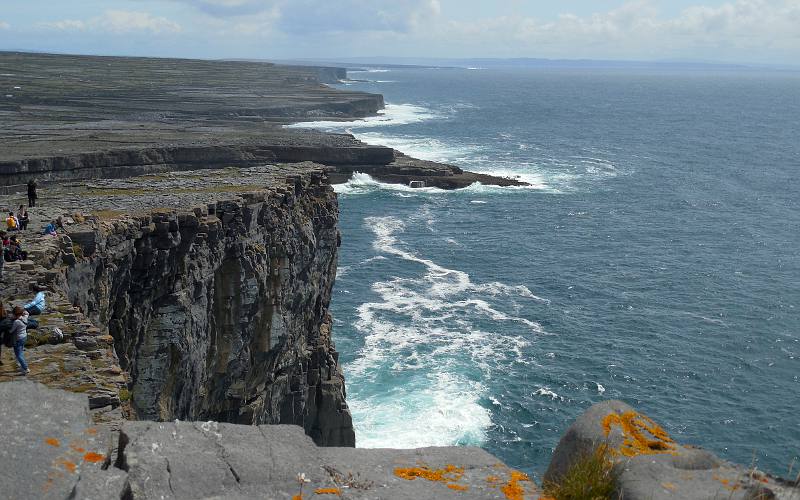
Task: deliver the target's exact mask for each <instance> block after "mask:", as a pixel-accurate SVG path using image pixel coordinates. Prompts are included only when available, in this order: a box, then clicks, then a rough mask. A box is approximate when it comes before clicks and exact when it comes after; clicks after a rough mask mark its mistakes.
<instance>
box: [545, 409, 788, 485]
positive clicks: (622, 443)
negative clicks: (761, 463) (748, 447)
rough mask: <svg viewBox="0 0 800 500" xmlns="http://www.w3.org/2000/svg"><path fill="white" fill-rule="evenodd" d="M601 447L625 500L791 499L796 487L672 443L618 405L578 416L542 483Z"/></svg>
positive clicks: (639, 416) (656, 428) (646, 421)
mask: <svg viewBox="0 0 800 500" xmlns="http://www.w3.org/2000/svg"><path fill="white" fill-rule="evenodd" d="M601 443H605V444H607V445H608V446H609V448H610V450H611V454H612V457H613V459H614V462H615V467H616V469H617V471H618V472H619V480H618V493H619V494H620V495H621V497H622V498H624V499H625V500H661V499H664V500H666V499H675V498H681V499H687V500H710V499H742V500H751V499H752V500H755V499H772V498H775V499H786V500H788V499H791V498H798V496H800V488H798V487H797V485H796V484H795V485H792V484H789V483H787V482H785V481H783V480H780V479H776V478H773V477H771V476H768V475H766V474H764V473H762V472H760V471H758V470H755V469H745V468H744V467H741V466H739V465H734V464H731V463H728V462H725V461H723V460H721V459H719V458H717V457H716V456H715V455H714V454H712V453H710V452H708V451H705V450H703V449H700V448H695V447H692V446H684V445H681V444H678V443H676V442H675V441H673V440H672V438H671V437H670V436H669V435H668V434H667V433H666V432H665V431H664V430H663V429H662V428H661V427H660V426H659V425H658V424H656V423H655V422H653V420H651V419H650V418H648V417H647V416H645V415H642V414H641V413H638V412H637V411H636V410H634V409H633V408H631V407H630V406H628V405H627V404H625V403H623V402H621V401H605V402H602V403H598V404H596V405H594V406H592V407H591V408H589V409H588V410H587V411H586V412H585V413H584V414H583V415H581V416H580V417H579V418H578V419H577V420H576V421H575V422H574V423H573V424H572V426H570V428H569V429H568V430H567V432H566V433H565V434H564V436H563V437H562V438H561V441H560V442H559V444H558V447H557V448H556V450H555V452H554V453H553V458H552V460H551V462H550V466H549V467H548V469H547V472H546V473H545V475H544V480H545V481H546V482H547V481H555V482H557V481H558V478H559V477H561V476H563V475H564V474H565V473H566V472H567V470H568V469H569V467H570V465H571V464H572V463H573V461H574V460H576V459H577V458H578V457H580V456H582V455H584V454H586V453H589V452H591V450H593V449H594V448H595V447H596V446H598V445H599V444H601Z"/></svg>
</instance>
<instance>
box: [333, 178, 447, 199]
mask: <svg viewBox="0 0 800 500" xmlns="http://www.w3.org/2000/svg"><path fill="white" fill-rule="evenodd" d="M333 189H334V191H336V192H337V193H338V194H341V195H358V194H367V193H371V192H374V191H376V190H387V191H396V192H398V193H399V194H404V195H407V196H413V195H420V194H446V193H447V192H448V191H445V190H444V189H439V188H435V187H425V188H411V187H408V186H407V185H405V184H387V183H384V182H380V181H376V180H375V179H373V178H372V177H371V176H370V175H369V174H364V173H361V172H355V173H354V174H353V176H352V177H351V178H350V180H349V181H347V182H345V183H344V184H334V186H333Z"/></svg>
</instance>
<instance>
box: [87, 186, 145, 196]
mask: <svg viewBox="0 0 800 500" xmlns="http://www.w3.org/2000/svg"><path fill="white" fill-rule="evenodd" d="M154 192H155V191H153V190H152V189H134V188H131V189H124V188H108V189H94V188H89V190H88V194H90V195H92V196H143V195H146V194H153V193H154Z"/></svg>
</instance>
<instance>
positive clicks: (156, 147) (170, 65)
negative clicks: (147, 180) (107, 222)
mask: <svg viewBox="0 0 800 500" xmlns="http://www.w3.org/2000/svg"><path fill="white" fill-rule="evenodd" d="M342 71H343V70H341V69H332V68H314V67H306V66H281V65H274V64H270V63H263V62H246V61H199V60H177V59H147V58H118V57H89V56H64V55H50V54H22V53H12V52H0V89H3V90H2V93H0V141H1V143H2V147H0V188H2V187H7V186H12V185H15V184H20V183H24V182H26V179H27V178H30V177H36V178H37V179H39V180H40V182H59V181H67V180H79V179H91V178H98V177H106V178H113V177H116V178H120V177H128V176H131V175H144V174H148V173H157V172H165V171H173V170H194V169H199V168H222V167H228V166H256V165H259V164H263V163H267V162H300V161H313V162H317V163H320V164H324V165H328V166H331V167H332V168H333V169H334V170H339V171H340V172H342V173H343V174H345V177H342V176H336V177H334V179H333V180H334V182H336V181H343V180H346V179H347V174H349V173H351V172H353V171H355V170H360V169H365V170H368V171H369V173H370V174H371V175H373V176H375V177H376V178H378V179H380V180H383V181H386V182H399V183H404V184H408V183H409V182H410V181H412V180H423V181H425V182H426V184H427V185H431V186H438V187H442V188H445V189H453V188H459V187H465V186H468V185H470V184H471V183H473V182H475V181H480V182H483V183H490V184H500V185H524V183H521V182H519V181H517V180H513V179H505V178H498V177H492V176H487V175H478V174H470V173H468V172H463V171H461V169H459V168H457V167H453V166H450V165H440V164H434V163H431V162H422V161H419V160H414V159H411V158H407V157H404V156H401V155H398V153H397V152H395V151H394V150H392V149H390V148H387V147H383V146H372V145H368V144H364V143H362V142H360V141H358V140H356V139H355V138H354V137H353V136H351V135H347V134H325V133H321V132H317V131H313V130H298V129H291V130H290V129H285V128H284V127H283V125H286V124H289V123H293V122H298V121H309V120H349V119H354V118H360V117H366V116H370V115H374V114H375V113H377V112H378V111H380V110H381V109H383V107H384V102H383V96H381V95H378V94H366V93H363V92H350V91H345V90H339V89H334V88H331V87H329V86H327V85H324V84H323V83H322V82H323V81H324V82H329V81H331V80H332V79H336V78H338V77H341V76H343V75H342V73H341V72H342Z"/></svg>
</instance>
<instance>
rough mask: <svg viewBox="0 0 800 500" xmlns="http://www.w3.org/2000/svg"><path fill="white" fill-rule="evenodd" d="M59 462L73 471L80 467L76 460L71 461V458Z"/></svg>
mask: <svg viewBox="0 0 800 500" xmlns="http://www.w3.org/2000/svg"><path fill="white" fill-rule="evenodd" d="M58 464H59V465H60V466H62V467H64V468H65V469H67V471H69V472H72V473H74V472H75V471H76V470H77V469H78V466H77V465H76V464H75V462H70V461H69V460H60V461H59V462H58Z"/></svg>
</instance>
